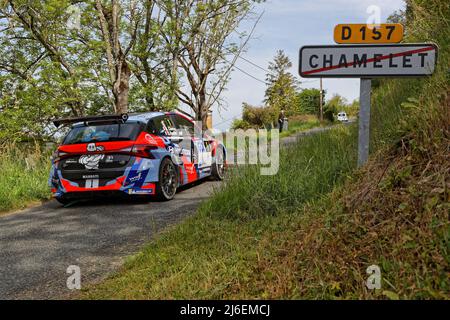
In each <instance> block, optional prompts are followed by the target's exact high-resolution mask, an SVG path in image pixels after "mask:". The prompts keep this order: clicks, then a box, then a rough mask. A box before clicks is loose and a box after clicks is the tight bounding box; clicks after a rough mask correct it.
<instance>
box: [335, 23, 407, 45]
mask: <svg viewBox="0 0 450 320" xmlns="http://www.w3.org/2000/svg"><path fill="white" fill-rule="evenodd" d="M402 39H403V26H402V25H401V24H400V23H383V24H379V25H370V24H364V23H361V24H338V25H337V26H336V27H334V41H335V42H336V43H380V44H381V43H398V42H400V41H402Z"/></svg>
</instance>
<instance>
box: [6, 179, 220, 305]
mask: <svg viewBox="0 0 450 320" xmlns="http://www.w3.org/2000/svg"><path fill="white" fill-rule="evenodd" d="M218 185H219V182H215V181H204V182H202V183H199V184H196V185H193V186H191V187H188V188H185V189H184V190H181V191H180V192H178V194H177V195H176V196H175V199H173V200H172V201H168V202H156V201H152V202H139V203H136V202H133V201H130V202H126V203H124V202H123V201H113V202H111V201H107V202H105V201H103V202H100V203H95V202H88V203H80V204H76V205H73V206H72V207H68V208H64V207H62V206H61V205H60V204H59V203H57V202H56V201H49V202H47V203H45V204H43V205H41V206H38V207H35V208H31V209H27V210H24V211H23V212H19V213H15V214H11V215H7V216H3V217H0V299H59V298H64V297H66V296H68V295H70V294H73V292H72V291H70V290H68V289H67V285H66V281H67V278H68V277H69V276H70V274H67V273H66V272H67V268H68V267H69V266H70V265H77V266H79V267H80V269H81V276H82V277H81V279H82V285H83V283H86V282H92V281H99V280H101V279H103V278H104V277H106V276H107V275H108V274H109V273H111V272H112V271H114V270H117V268H118V267H119V266H120V265H121V264H122V263H123V261H124V258H125V257H126V256H129V255H130V254H133V253H135V252H137V251H138V250H139V249H140V248H141V246H142V245H143V244H144V243H145V242H147V241H149V240H150V239H152V237H153V236H154V235H155V234H156V233H157V232H159V231H161V230H163V229H165V228H166V227H167V226H169V225H171V224H175V223H177V222H179V221H181V220H182V219H183V218H185V217H187V216H189V215H191V214H193V213H194V212H195V210H196V208H197V207H198V205H199V203H200V202H201V201H202V200H204V199H206V198H207V197H208V195H209V194H210V193H211V191H212V190H213V188H214V187H215V186H218Z"/></svg>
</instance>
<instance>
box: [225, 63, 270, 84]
mask: <svg viewBox="0 0 450 320" xmlns="http://www.w3.org/2000/svg"><path fill="white" fill-rule="evenodd" d="M225 61H226V62H228V63H229V64H231V65H232V66H233V68H236V70H239V71H240V72H242V73H244V74H246V75H247V76H249V77H250V78H253V79H255V80H256V81H259V82H261V83H264V84H267V83H266V82H265V81H264V80H261V79H258V78H257V77H255V76H254V75H252V74H250V73H248V72H247V71H245V70H242V69H241V68H239V67H238V66H236V64H233V63H231V62H230V61H228V60H226V59H225Z"/></svg>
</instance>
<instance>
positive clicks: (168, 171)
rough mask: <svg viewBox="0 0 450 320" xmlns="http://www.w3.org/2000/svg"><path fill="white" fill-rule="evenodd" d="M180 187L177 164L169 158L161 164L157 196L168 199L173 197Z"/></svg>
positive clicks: (164, 199)
mask: <svg viewBox="0 0 450 320" xmlns="http://www.w3.org/2000/svg"><path fill="white" fill-rule="evenodd" d="M177 187H178V174H177V170H176V166H175V164H174V163H173V162H172V161H171V160H170V159H168V158H165V159H163V161H162V162H161V165H160V166H159V181H158V183H157V184H156V196H157V197H158V199H160V200H163V201H167V200H171V199H173V197H174V196H175V193H176V192H177Z"/></svg>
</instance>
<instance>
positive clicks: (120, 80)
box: [113, 61, 131, 114]
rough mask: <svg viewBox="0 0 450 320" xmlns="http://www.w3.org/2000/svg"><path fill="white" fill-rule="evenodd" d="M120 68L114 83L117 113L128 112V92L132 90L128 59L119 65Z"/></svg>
mask: <svg viewBox="0 0 450 320" xmlns="http://www.w3.org/2000/svg"><path fill="white" fill-rule="evenodd" d="M118 67H119V68H120V70H117V71H118V72H117V73H116V74H117V75H118V77H117V78H116V81H115V82H114V85H113V94H114V103H115V111H116V113H117V114H122V113H127V112H128V93H129V91H130V76H131V70H130V67H129V66H128V63H127V62H126V61H122V63H120V64H119V66H118Z"/></svg>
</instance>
